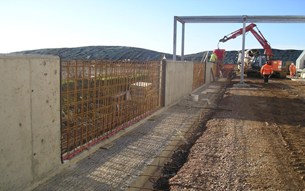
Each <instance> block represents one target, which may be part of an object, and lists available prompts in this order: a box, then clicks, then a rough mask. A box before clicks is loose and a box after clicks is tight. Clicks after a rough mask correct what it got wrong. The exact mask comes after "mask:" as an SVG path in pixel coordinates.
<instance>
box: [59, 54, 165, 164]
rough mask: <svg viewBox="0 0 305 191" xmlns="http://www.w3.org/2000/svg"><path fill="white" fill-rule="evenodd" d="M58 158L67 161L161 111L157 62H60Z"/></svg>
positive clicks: (158, 64)
mask: <svg viewBox="0 0 305 191" xmlns="http://www.w3.org/2000/svg"><path fill="white" fill-rule="evenodd" d="M61 67H62V68H61V69H62V70H61V71H62V73H61V104H62V105H61V113H62V125H61V135H62V156H63V159H69V158H71V157H73V156H74V155H75V154H77V153H79V152H81V151H82V150H83V149H85V148H87V147H89V146H91V145H93V144H95V143H96V142H99V141H101V140H102V139H104V138H107V137H109V136H112V135H113V134H115V133H116V132H118V131H119V130H121V129H123V128H125V127H127V126H129V125H130V124H131V123H133V122H135V121H137V120H140V119H141V118H143V117H145V116H146V115H148V114H149V113H150V112H152V111H154V110H156V109H157V108H158V107H159V105H160V104H159V89H160V88H159V86H160V63H159V62H130V61H128V62H126V61H116V62H113V61H98V60H93V61H91V60H88V61H84V60H81V61H76V60H74V61H66V62H62V63H61Z"/></svg>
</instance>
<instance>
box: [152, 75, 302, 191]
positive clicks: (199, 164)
mask: <svg viewBox="0 0 305 191" xmlns="http://www.w3.org/2000/svg"><path fill="white" fill-rule="evenodd" d="M237 82H238V81H237V80H232V82H231V84H230V85H229V86H228V87H227V89H226V92H225V93H224V95H223V99H222V100H221V101H220V102H219V103H218V110H217V112H215V114H214V115H213V116H212V117H211V118H210V120H208V121H205V122H204V127H201V130H202V132H201V133H202V135H200V136H199V137H198V136H197V137H196V140H195V143H194V144H193V145H192V146H191V147H189V148H188V147H185V148H180V151H177V152H176V153H180V154H181V153H184V154H183V155H184V156H186V159H185V160H186V163H184V165H183V166H182V167H181V168H180V167H179V168H180V170H179V171H178V172H175V174H174V175H171V176H169V179H168V182H167V184H163V188H162V187H161V188H160V187H159V188H156V189H159V190H300V191H303V190H305V99H304V98H305V84H304V82H296V81H291V80H282V79H271V81H270V83H269V84H267V85H265V84H263V81H262V79H249V78H248V79H246V83H247V84H248V85H249V87H247V88H240V87H238V86H234V85H233V84H234V83H237ZM187 156H188V157H187ZM181 158H183V157H176V158H175V157H173V161H172V163H177V160H180V159H181ZM168 165H171V164H168ZM165 168H166V166H165ZM164 172H166V171H164ZM164 176H166V174H164ZM167 176H168V174H167Z"/></svg>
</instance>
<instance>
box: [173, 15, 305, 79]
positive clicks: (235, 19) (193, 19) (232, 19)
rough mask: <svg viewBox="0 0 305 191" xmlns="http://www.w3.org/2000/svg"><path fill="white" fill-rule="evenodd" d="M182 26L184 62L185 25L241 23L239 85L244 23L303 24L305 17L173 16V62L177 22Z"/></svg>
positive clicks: (242, 66)
mask: <svg viewBox="0 0 305 191" xmlns="http://www.w3.org/2000/svg"><path fill="white" fill-rule="evenodd" d="M178 21H179V22H180V23H181V24H182V40H181V60H184V36H185V23H242V24H243V36H242V58H241V59H242V63H241V64H242V65H241V79H240V83H241V84H243V83H244V52H245V27H246V23H305V16H303V15H299V16H290V15H285V16H249V15H241V16H175V17H174V35H173V38H174V39H173V60H176V57H177V56H176V48H177V22H178Z"/></svg>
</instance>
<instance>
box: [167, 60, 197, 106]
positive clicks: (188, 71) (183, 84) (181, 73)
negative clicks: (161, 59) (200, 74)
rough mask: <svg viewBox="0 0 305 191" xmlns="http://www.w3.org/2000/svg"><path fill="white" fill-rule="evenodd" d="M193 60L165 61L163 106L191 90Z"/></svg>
mask: <svg viewBox="0 0 305 191" xmlns="http://www.w3.org/2000/svg"><path fill="white" fill-rule="evenodd" d="M193 66H194V64H193V62H184V61H170V60H167V61H166V73H165V75H166V76H165V78H166V79H165V106H169V105H171V104H173V103H175V102H176V101H178V100H179V99H180V98H182V97H183V96H186V95H188V94H190V93H191V92H192V85H193Z"/></svg>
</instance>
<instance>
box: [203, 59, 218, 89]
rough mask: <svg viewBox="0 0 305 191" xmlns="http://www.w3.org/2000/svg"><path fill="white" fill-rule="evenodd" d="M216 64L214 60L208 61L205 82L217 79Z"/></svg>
mask: <svg viewBox="0 0 305 191" xmlns="http://www.w3.org/2000/svg"><path fill="white" fill-rule="evenodd" d="M215 75H216V64H214V63H212V62H207V63H206V71H205V82H204V83H205V84H209V83H211V82H213V81H215V79H216V77H215Z"/></svg>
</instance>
